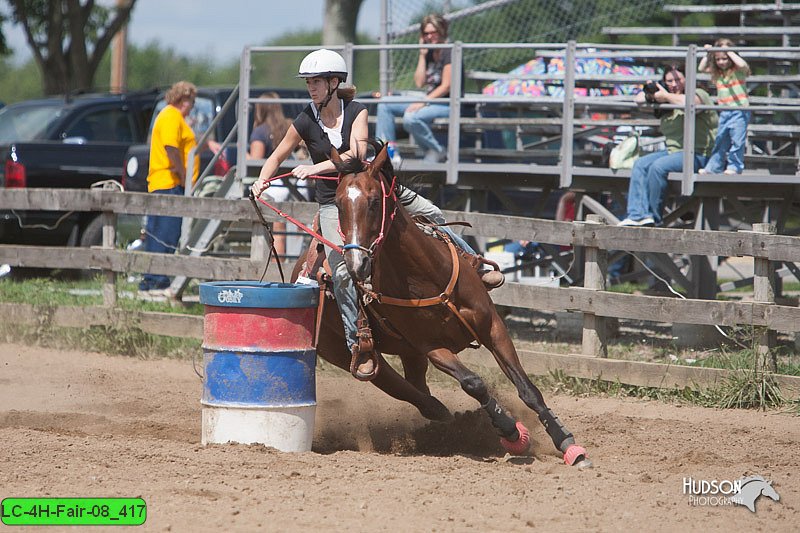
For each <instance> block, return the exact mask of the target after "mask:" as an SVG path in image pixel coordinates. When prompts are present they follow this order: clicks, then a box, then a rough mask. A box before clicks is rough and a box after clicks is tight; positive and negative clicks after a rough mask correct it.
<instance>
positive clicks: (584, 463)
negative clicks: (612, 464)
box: [573, 459, 594, 470]
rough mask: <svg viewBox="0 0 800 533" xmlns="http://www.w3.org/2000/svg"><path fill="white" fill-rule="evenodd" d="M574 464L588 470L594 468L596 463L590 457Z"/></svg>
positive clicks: (579, 468) (580, 468)
mask: <svg viewBox="0 0 800 533" xmlns="http://www.w3.org/2000/svg"><path fill="white" fill-rule="evenodd" d="M573 466H574V467H575V468H577V469H578V470H588V469H589V468H592V467H593V466H594V464H592V462H591V461H590V460H589V459H584V460H583V461H578V462H577V463H575V464H574V465H573Z"/></svg>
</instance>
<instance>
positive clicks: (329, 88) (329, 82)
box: [318, 78, 341, 117]
mask: <svg viewBox="0 0 800 533" xmlns="http://www.w3.org/2000/svg"><path fill="white" fill-rule="evenodd" d="M337 80H338V78H337ZM339 83H341V82H339ZM339 83H337V84H336V89H331V79H330V78H328V95H327V96H326V97H325V100H323V101H322V103H321V104H320V105H319V110H318V111H319V115H320V117H321V116H322V108H323V107H325V106H326V105H328V103H330V101H331V98H333V92H334V91H336V90H337V89H338V88H339Z"/></svg>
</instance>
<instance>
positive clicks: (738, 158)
mask: <svg viewBox="0 0 800 533" xmlns="http://www.w3.org/2000/svg"><path fill="white" fill-rule="evenodd" d="M729 46H733V42H732V41H731V40H730V39H725V38H722V39H717V41H716V42H715V43H714V48H728V47H729ZM704 48H705V49H706V50H708V49H709V48H711V45H710V44H707V45H705V46H704ZM697 68H698V70H699V71H700V72H709V73H711V80H712V81H713V82H714V84H715V85H716V86H717V105H722V106H737V107H741V108H742V109H736V110H725V111H720V113H719V129H717V138H716V141H715V142H714V150H713V151H712V152H711V157H709V159H708V162H707V163H706V166H705V168H702V169H700V171H699V173H700V174H719V173H720V172H723V170H724V173H725V174H741V173H742V170H744V146H745V143H746V142H747V124H748V123H749V122H750V111H746V108H747V107H748V106H749V105H750V102H749V100H748V99H747V85H746V84H745V79H746V78H747V76H748V75H749V74H750V67H749V66H748V65H747V61H745V60H744V59H742V58H741V56H739V54H737V53H736V52H734V51H732V50H731V51H718V52H713V53H708V54H706V56H705V57H704V58H703V59H702V60H700V65H699V66H698V67H697Z"/></svg>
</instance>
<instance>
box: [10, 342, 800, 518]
mask: <svg viewBox="0 0 800 533" xmlns="http://www.w3.org/2000/svg"><path fill="white" fill-rule="evenodd" d="M201 388H202V384H201V382H200V380H199V378H198V377H197V376H196V375H195V373H194V372H193V370H192V366H191V362H187V361H176V360H163V359H162V360H148V361H145V360H137V359H131V358H124V357H112V356H106V355H103V354H95V353H81V352H68V351H55V350H49V349H44V348H38V347H37V348H33V347H26V346H20V345H10V344H0V476H1V477H2V482H0V487H1V488H0V497H9V496H14V497H46V496H51V497H54V496H58V497H89V496H92V497H110V496H117V497H142V498H144V499H145V500H146V502H147V505H148V520H147V522H146V524H145V525H144V526H141V528H139V529H140V530H146V531H192V532H194V531H255V530H263V531H480V532H483V531H524V530H532V529H537V530H544V531H555V530H559V531H619V530H623V529H625V530H633V531H636V530H641V531H720V530H724V531H734V530H736V531H765V532H779V531H797V529H798V523H800V471H798V464H800V452H798V443H799V442H800V417H798V416H797V415H788V414H785V413H778V412H767V413H762V412H751V411H718V410H712V409H703V408H697V407H686V406H677V405H667V404H663V403H660V402H655V401H640V400H624V399H609V398H574V397H570V396H565V395H556V396H552V397H550V398H549V403H550V405H551V407H552V408H553V409H554V410H555V411H556V413H557V414H559V416H560V417H561V418H562V420H563V421H564V422H565V423H566V425H567V427H569V428H570V429H571V430H572V431H573V433H574V434H575V435H576V437H577V438H578V440H579V442H580V443H581V444H583V445H584V446H586V448H587V449H588V450H589V454H590V456H591V459H592V460H593V461H594V463H595V467H594V468H593V469H590V470H582V471H581V470H578V469H575V468H570V467H567V466H565V465H564V464H563V463H562V461H561V458H560V456H559V455H558V454H557V453H556V452H555V450H554V449H553V448H552V444H551V443H550V442H549V439H548V438H547V436H546V434H545V433H544V430H543V429H542V427H541V426H540V425H539V424H538V422H536V418H535V416H532V415H531V414H530V413H527V412H525V410H524V408H523V405H522V403H521V402H520V401H519V400H518V399H517V398H516V395H515V394H514V392H513V391H512V390H511V389H510V388H505V387H501V386H498V387H496V389H495V391H496V393H497V395H498V396H499V397H500V398H501V399H502V401H503V403H504V404H505V405H506V406H507V407H508V408H509V409H510V410H511V411H512V412H513V413H515V414H517V415H518V416H520V417H521V418H522V419H523V421H524V422H525V423H526V424H527V425H528V427H530V428H531V429H532V437H533V439H534V454H533V457H531V458H528V459H524V460H518V459H516V458H512V460H508V459H507V458H504V456H503V452H502V450H501V448H500V447H499V444H498V440H497V438H496V437H495V436H494V433H493V431H492V429H491V427H490V426H489V424H488V421H487V419H486V417H485V416H484V415H483V413H480V412H476V411H474V408H475V405H474V403H473V402H472V400H471V399H469V398H468V397H466V395H464V394H463V393H462V392H461V391H460V389H459V388H458V387H457V386H452V385H450V384H449V382H446V381H442V380H438V379H437V380H436V381H435V382H434V383H433V387H432V388H433V390H434V393H435V394H436V395H437V396H438V397H439V398H440V399H441V400H442V401H443V402H444V403H445V404H446V405H447V406H448V407H450V409H451V410H452V411H454V412H457V413H460V414H458V415H457V416H456V418H455V420H454V421H453V422H452V423H449V424H429V423H427V422H426V421H425V420H424V419H422V418H421V417H420V416H419V415H418V414H417V413H416V411H415V410H414V409H413V408H411V407H410V406H407V405H405V404H401V403H399V402H397V401H394V400H392V399H390V398H389V397H387V396H384V395H383V394H382V393H381V392H380V391H378V390H377V389H375V388H374V387H372V386H371V385H369V384H363V383H359V382H356V381H355V380H353V379H352V378H350V377H349V376H348V375H345V374H344V373H341V372H334V371H325V372H323V373H321V374H320V375H318V387H317V390H318V407H317V415H316V433H315V438H314V451H313V452H311V453H301V454H284V453H280V452H277V451H275V450H273V449H268V448H264V447H262V446H245V445H225V446H211V447H203V446H201V445H200V408H201V407H200V402H199V399H200V394H201ZM752 474H758V475H762V476H764V477H765V478H767V479H769V480H772V481H773V486H774V488H775V489H776V491H777V492H778V493H779V494H780V497H781V499H780V501H779V502H776V501H773V500H771V499H768V498H766V497H763V496H762V497H761V498H759V499H758V501H757V505H756V512H755V513H751V512H750V511H749V510H748V509H746V508H745V507H741V506H734V507H730V506H725V507H712V506H691V505H690V504H689V499H688V496H686V495H684V494H683V488H682V482H683V478H685V477H692V478H694V479H696V480H701V479H702V480H713V479H717V480H722V479H731V480H736V479H739V478H741V477H742V476H744V475H752ZM0 527H2V526H0ZM61 529H67V528H61ZM57 530H59V528H49V529H48V531H57ZM99 530H101V529H98V528H93V529H92V531H99ZM109 530H112V529H111V528H109ZM113 530H115V531H119V528H116V529H113Z"/></svg>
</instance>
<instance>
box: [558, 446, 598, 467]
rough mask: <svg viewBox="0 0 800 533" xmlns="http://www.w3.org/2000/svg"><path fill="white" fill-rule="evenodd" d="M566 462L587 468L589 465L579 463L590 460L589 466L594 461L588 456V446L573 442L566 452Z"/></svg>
mask: <svg viewBox="0 0 800 533" xmlns="http://www.w3.org/2000/svg"><path fill="white" fill-rule="evenodd" d="M564 462H565V463H566V464H567V465H569V466H578V467H579V468H587V466H585V465H584V466H581V465H580V464H577V463H584V462H588V463H589V465H588V466H589V467H590V466H592V462H591V461H589V459H588V458H587V456H586V448H584V447H583V446H578V445H577V444H573V445H572V446H570V447H569V448H567V451H566V452H564Z"/></svg>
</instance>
